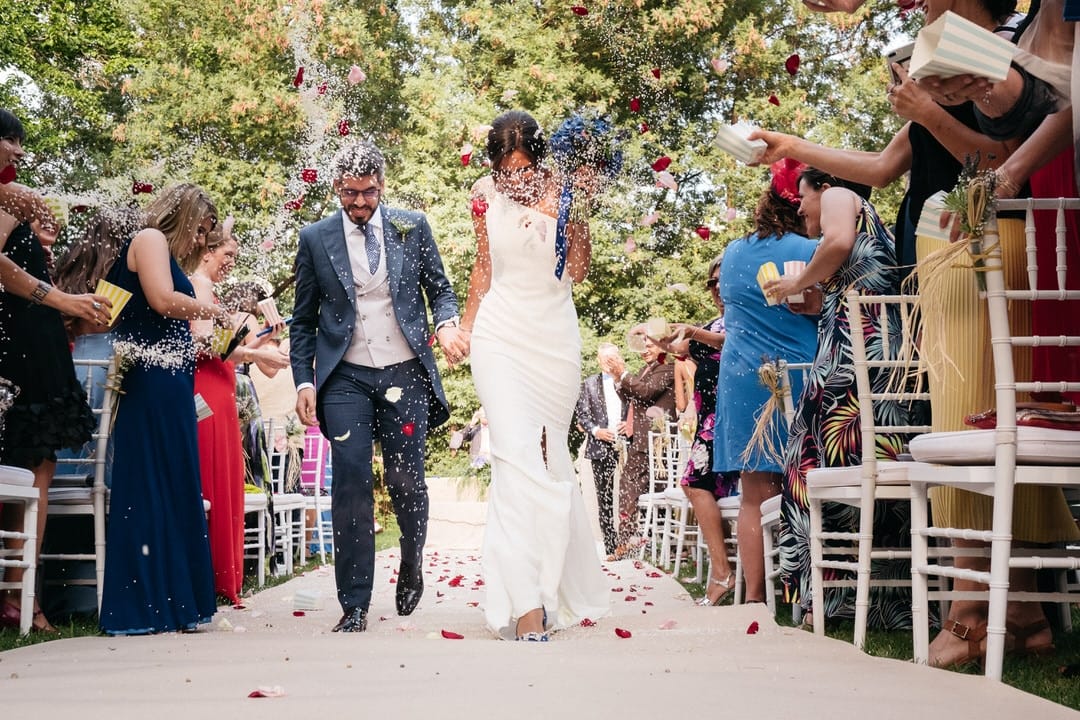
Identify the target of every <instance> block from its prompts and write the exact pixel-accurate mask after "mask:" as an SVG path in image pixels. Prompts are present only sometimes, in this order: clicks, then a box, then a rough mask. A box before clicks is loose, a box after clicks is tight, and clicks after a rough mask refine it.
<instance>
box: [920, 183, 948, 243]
mask: <svg viewBox="0 0 1080 720" xmlns="http://www.w3.org/2000/svg"><path fill="white" fill-rule="evenodd" d="M945 194H946V193H945V191H944V190H939V191H938V192H936V193H934V194H933V195H931V196H930V197H928V198H926V202H924V203H923V207H922V213H920V214H919V223H918V225H916V226H915V234H916V235H922V236H923V237H928V238H933V239H934V240H941V241H943V242H949V228H943V227H941V214H942V213H943V212H945Z"/></svg>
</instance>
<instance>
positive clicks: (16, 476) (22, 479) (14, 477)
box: [0, 465, 34, 487]
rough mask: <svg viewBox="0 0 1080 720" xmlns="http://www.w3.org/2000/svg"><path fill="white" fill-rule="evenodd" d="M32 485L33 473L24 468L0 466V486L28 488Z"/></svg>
mask: <svg viewBox="0 0 1080 720" xmlns="http://www.w3.org/2000/svg"><path fill="white" fill-rule="evenodd" d="M33 484H34V473H32V472H30V471H29V470H27V469H26V468H21V467H12V466H11V465H0V485H24V486H26V487H30V486H31V485H33Z"/></svg>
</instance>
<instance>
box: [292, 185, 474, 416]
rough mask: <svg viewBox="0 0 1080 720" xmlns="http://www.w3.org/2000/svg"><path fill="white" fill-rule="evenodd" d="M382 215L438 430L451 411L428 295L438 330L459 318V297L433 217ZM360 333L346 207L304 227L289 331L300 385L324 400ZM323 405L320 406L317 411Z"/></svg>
mask: <svg viewBox="0 0 1080 720" xmlns="http://www.w3.org/2000/svg"><path fill="white" fill-rule="evenodd" d="M379 211H380V212H381V213H382V226H383V245H384V248H385V253H386V270H387V274H388V276H389V278H388V279H389V283H390V296H391V299H392V302H393V304H394V314H395V315H396V316H397V321H398V325H399V326H400V327H401V332H402V333H403V334H404V335H405V339H406V340H407V341H408V343H409V347H411V348H412V350H413V352H414V353H416V357H417V358H419V360H420V362H421V363H422V364H423V366H424V370H426V371H427V374H428V377H429V378H430V380H431V389H432V392H431V393H429V396H430V397H429V411H428V427H429V428H434V427H437V426H439V425H441V424H442V423H444V422H446V420H447V419H449V417H450V409H449V406H448V404H447V402H446V394H445V393H444V392H443V388H442V382H441V381H440V379H439V372H438V370H437V369H436V367H435V355H434V353H432V351H431V347H430V345H429V344H428V341H429V339H430V338H431V334H432V327H431V325H429V324H428V318H427V312H425V310H424V298H425V297H426V298H427V303H428V305H429V306H430V308H431V315H432V317H433V319H434V322H435V325H438V324H439V323H441V322H443V321H445V320H450V319H451V318H453V317H456V316H457V315H458V301H457V296H456V295H455V294H454V289H453V288H452V287H451V285H450V280H449V279H447V277H446V273H445V271H444V270H443V263H442V257H441V256H440V255H439V249H438V248H437V247H436V246H435V240H434V238H433V237H432V235H431V226H430V225H429V224H428V221H427V217H426V216H425V215H424V214H423V213H420V212H413V211H410V210H399V209H397V208H387V207H385V206H382V205H380V206H379ZM355 328H356V286H355V284H354V283H353V275H352V266H351V265H350V263H349V251H348V248H347V246H346V244H345V232H344V226H343V225H342V219H341V211H340V210H339V211H338V212H335V213H334V214H333V215H331V216H329V217H326V218H323V219H322V220H319V221H318V222H316V223H313V224H311V225H308V226H307V227H305V228H303V229H302V230H300V245H299V248H298V249H297V252H296V304H295V306H294V307H293V319H292V325H291V328H290V330H289V360H290V362H291V364H292V373H293V381H294V382H295V383H296V384H297V385H300V384H301V383H306V382H308V383H313V384H314V385H315V392H316V393H317V397H318V393H320V388H322V387H323V386H324V385H325V384H326V379H327V378H328V377H330V374H331V373H332V372H333V371H334V369H335V368H336V367H337V366H338V364H339V363H340V362H341V360H342V358H343V357H345V351H346V350H347V349H348V348H349V343H350V341H351V340H352V334H353V331H354V329H355ZM408 391H409V390H408V389H406V392H408ZM320 405H321V403H318V402H316V407H319V406H320Z"/></svg>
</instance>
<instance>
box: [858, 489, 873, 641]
mask: <svg viewBox="0 0 1080 720" xmlns="http://www.w3.org/2000/svg"><path fill="white" fill-rule="evenodd" d="M867 488H869V490H867ZM873 545H874V488H873V485H872V484H869V483H864V489H863V498H862V502H861V503H860V507H859V569H858V572H857V573H856V580H855V637H854V645H855V647H857V648H859V649H860V650H862V649H863V646H864V645H865V644H866V623H867V619H868V617H869V615H870V552H871V550H872V549H873Z"/></svg>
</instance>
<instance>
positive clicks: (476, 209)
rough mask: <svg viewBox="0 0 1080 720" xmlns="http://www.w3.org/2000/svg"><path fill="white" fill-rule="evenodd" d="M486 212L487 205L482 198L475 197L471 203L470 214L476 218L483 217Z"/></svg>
mask: <svg viewBox="0 0 1080 720" xmlns="http://www.w3.org/2000/svg"><path fill="white" fill-rule="evenodd" d="M487 211H488V204H487V201H486V200H484V198H482V197H480V196H479V195H477V196H476V197H474V198H473V201H472V214H473V215H476V216H477V217H483V216H484V215H485V214H486V213H487Z"/></svg>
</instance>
